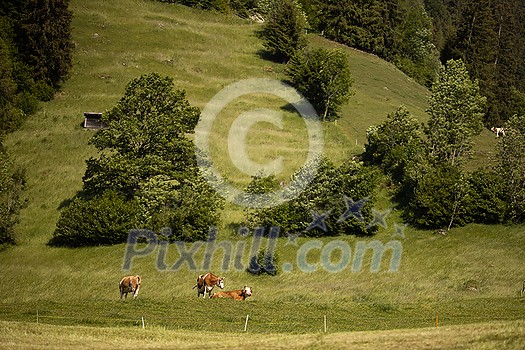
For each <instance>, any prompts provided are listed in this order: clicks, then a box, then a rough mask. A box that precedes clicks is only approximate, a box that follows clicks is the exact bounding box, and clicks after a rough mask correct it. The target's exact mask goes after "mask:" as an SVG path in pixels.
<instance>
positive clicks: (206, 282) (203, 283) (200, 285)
mask: <svg viewBox="0 0 525 350" xmlns="http://www.w3.org/2000/svg"><path fill="white" fill-rule="evenodd" d="M215 286H217V287H219V288H220V289H223V288H224V277H218V276H215V275H214V274H213V273H211V272H208V273H207V274H205V275H200V276H199V277H197V284H196V285H194V286H193V288H192V289H195V288H197V298H198V297H200V296H201V294H202V297H203V298H206V293H208V296H211V291H212V290H213V287H215Z"/></svg>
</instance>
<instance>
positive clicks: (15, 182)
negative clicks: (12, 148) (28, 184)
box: [0, 139, 25, 246]
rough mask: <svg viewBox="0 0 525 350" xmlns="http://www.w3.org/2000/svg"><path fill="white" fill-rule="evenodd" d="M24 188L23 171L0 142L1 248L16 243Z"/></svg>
mask: <svg viewBox="0 0 525 350" xmlns="http://www.w3.org/2000/svg"><path fill="white" fill-rule="evenodd" d="M0 141H1V139H0ZM24 187H25V177H24V173H23V171H21V170H20V169H16V168H15V166H14V164H13V162H12V160H11V158H10V156H9V154H8V153H7V151H6V150H5V149H4V147H3V146H2V144H1V142H0V246H1V245H3V244H6V243H7V244H12V243H15V242H16V237H15V233H14V226H15V224H16V223H17V222H18V214H19V212H20V209H21V207H22V204H23V201H22V192H23V190H24Z"/></svg>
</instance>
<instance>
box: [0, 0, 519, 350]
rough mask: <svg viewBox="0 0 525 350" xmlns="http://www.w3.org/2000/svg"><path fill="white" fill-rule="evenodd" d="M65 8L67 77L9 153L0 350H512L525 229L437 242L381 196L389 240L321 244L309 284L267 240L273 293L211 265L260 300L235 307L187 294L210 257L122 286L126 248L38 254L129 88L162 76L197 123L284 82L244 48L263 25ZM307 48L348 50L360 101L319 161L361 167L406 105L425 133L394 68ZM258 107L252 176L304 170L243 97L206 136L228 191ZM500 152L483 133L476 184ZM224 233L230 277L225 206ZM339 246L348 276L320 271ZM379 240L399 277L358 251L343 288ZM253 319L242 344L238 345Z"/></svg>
mask: <svg viewBox="0 0 525 350" xmlns="http://www.w3.org/2000/svg"><path fill="white" fill-rule="evenodd" d="M71 9H72V10H73V13H74V19H73V40H74V42H75V51H74V58H73V68H72V71H71V78H70V79H69V80H68V81H67V82H66V83H65V84H64V86H63V88H62V91H60V92H59V93H58V94H57V95H56V98H55V99H54V100H53V101H51V102H48V103H44V104H42V105H41V108H40V110H39V112H38V113H37V114H36V115H34V116H32V117H30V118H29V120H28V121H27V122H26V123H25V125H24V126H23V127H22V128H21V129H20V130H18V131H17V132H15V133H13V134H11V135H10V136H9V137H8V139H7V140H6V146H7V147H8V149H9V150H10V151H11V152H12V153H13V154H14V155H15V157H16V160H17V163H18V164H19V165H20V166H22V167H24V168H25V169H26V171H27V181H28V190H27V192H26V195H27V199H28V201H27V207H26V208H25V209H24V210H23V211H22V213H21V216H20V223H19V224H18V226H17V235H18V238H19V244H18V245H17V246H14V247H10V248H8V249H6V250H4V251H2V252H0V268H1V271H2V274H1V276H2V283H0V295H1V296H2V298H1V300H0V324H1V327H0V340H2V344H3V346H4V345H5V346H6V347H9V348H64V347H65V348H68V347H76V346H75V345H78V347H80V348H82V347H86V348H87V347H89V348H114V347H116V345H118V344H122V342H127V341H128V340H129V339H132V340H137V341H138V340H142V341H143V342H144V346H143V347H144V348H147V347H151V348H176V347H180V348H185V347H186V348H191V347H195V345H196V344H202V337H213V338H214V339H215V340H214V341H213V342H212V343H213V344H212V346H213V347H215V348H240V347H241V346H242V347H245V345H247V346H249V345H253V346H254V347H256V348H259V347H270V348H305V347H307V348H312V349H315V348H323V349H336V348H348V347H355V348H363V349H367V348H370V349H371V348H374V349H375V348H378V347H382V346H384V347H389V348H392V349H401V348H405V346H404V345H406V344H410V347H411V348H414V349H418V348H443V349H444V348H470V349H482V348H483V349H485V348H486V349H498V348H501V347H500V346H502V345H501V344H506V345H508V347H507V348H511V349H512V348H516V349H518V348H523V345H524V340H523V334H524V329H523V328H524V323H523V320H524V315H525V298H520V293H519V291H520V289H521V288H522V283H523V279H524V278H525V272H524V268H523V266H524V262H525V256H524V255H523V251H524V248H525V235H524V234H523V233H524V228H523V227H522V226H503V225H501V226H483V225H469V226H467V227H464V228H459V229H453V230H451V231H450V232H448V234H447V235H446V236H441V235H435V234H434V233H433V232H429V231H418V230H415V229H413V228H410V227H404V226H403V223H402V221H401V219H400V215H399V213H398V212H397V211H396V210H395V209H393V208H391V207H392V204H391V203H390V202H389V199H388V188H383V189H378V196H379V200H378V208H376V209H377V210H379V211H381V212H384V211H386V210H389V209H392V211H391V212H390V214H389V215H388V216H387V227H382V228H380V230H379V232H378V233H377V234H376V235H375V236H374V237H369V238H356V237H354V236H345V237H333V238H324V239H321V240H320V241H319V246H320V247H321V249H312V250H311V251H309V252H308V254H307V256H306V261H307V262H308V263H309V264H310V266H316V267H317V270H316V271H313V272H308V273H307V272H305V271H302V270H301V268H300V266H299V263H298V260H297V257H298V255H299V252H300V250H301V247H303V246H304V245H305V244H307V243H308V242H309V240H307V239H305V238H299V239H298V240H297V241H296V242H295V244H294V243H293V242H289V240H288V238H286V237H281V238H279V239H278V241H277V253H278V256H279V265H278V267H280V268H282V267H283V266H284V264H286V263H288V264H290V265H287V266H291V267H292V268H291V271H282V272H281V273H280V274H279V275H278V276H275V277H270V276H261V277H254V276H252V275H250V274H248V273H246V272H245V271H244V269H235V268H234V262H233V258H231V259H230V260H228V261H227V263H228V268H227V269H226V270H225V271H221V267H222V264H223V257H224V254H223V253H224V251H223V250H221V249H217V250H216V252H215V254H214V255H213V261H212V266H211V270H213V271H214V272H215V273H217V274H222V275H224V276H225V277H226V280H225V281H226V288H227V289H238V288H242V286H243V285H249V286H251V287H252V288H253V290H254V294H253V296H252V297H250V298H248V299H247V300H246V301H245V302H241V303H234V302H233V301H230V300H203V299H197V298H196V291H195V290H192V287H193V285H194V283H195V279H196V277H197V275H199V274H200V273H202V272H204V271H202V270H203V269H202V264H203V260H204V249H205V247H204V246H202V247H200V248H199V249H198V250H196V253H195V255H194V256H193V258H194V260H195V263H196V269H191V268H189V266H188V264H187V263H184V264H182V266H181V267H178V268H176V269H173V265H174V264H175V263H176V262H177V260H178V259H179V257H180V254H179V251H178V250H177V248H176V246H175V245H170V246H169V247H168V249H167V251H166V255H165V256H161V255H159V254H160V253H159V247H155V249H154V251H153V252H152V253H151V254H149V255H148V256H144V257H136V258H134V259H133V261H132V266H131V269H130V270H129V271H123V269H122V266H123V259H124V256H125V252H126V246H125V245H116V246H111V247H90V248H82V249H66V248H51V247H48V246H47V245H46V243H47V242H48V240H49V239H50V238H51V235H52V233H53V230H54V228H55V223H56V221H57V219H58V217H59V213H60V209H61V208H62V207H63V206H64V205H66V204H67V201H68V200H70V199H71V198H72V197H73V196H74V195H75V193H77V191H79V190H80V189H81V186H82V176H83V174H84V171H85V160H86V159H88V158H89V157H90V156H95V155H96V152H95V150H94V148H93V147H92V146H89V145H88V140H89V138H90V137H91V136H92V135H93V131H86V130H83V128H82V125H81V123H82V121H83V112H88V111H90V112H98V111H100V112H103V111H106V110H108V109H110V108H111V107H112V106H113V105H114V104H115V103H116V102H117V100H118V99H119V98H120V97H121V96H122V94H123V92H124V87H125V85H126V83H127V82H129V81H130V80H131V79H133V78H136V77H138V76H140V75H141V74H145V73H149V72H153V71H155V72H159V73H160V74H162V75H167V76H170V77H172V78H173V79H174V81H175V85H176V87H177V88H180V89H184V90H186V92H187V98H188V100H189V101H190V102H191V103H192V104H194V105H196V106H198V107H199V108H200V109H201V110H202V109H204V108H205V106H206V104H207V103H208V101H210V99H212V97H213V96H214V95H215V94H217V93H218V92H219V91H221V90H222V89H223V88H224V87H226V86H228V85H229V84H231V83H234V82H237V81H240V80H242V79H248V78H270V79H277V80H283V79H285V74H284V70H285V68H284V66H283V65H280V64H277V63H274V62H271V61H268V60H265V59H264V58H263V57H264V54H263V51H262V50H263V47H262V44H261V42H260V40H259V39H257V36H256V32H257V30H258V29H259V28H260V25H259V24H255V23H253V22H251V21H249V20H244V19H240V18H237V17H234V16H230V15H224V14H217V13H213V12H204V11H200V10H195V9H189V8H186V7H183V6H179V5H167V4H162V3H159V2H155V1H146V0H118V1H117V0H114V1H101V0H92V1H80V0H72V1H71ZM309 39H310V42H311V45H313V46H322V47H331V48H332V47H339V48H342V49H344V50H345V51H346V52H347V54H348V58H349V62H350V67H351V72H352V76H353V78H354V84H353V89H354V91H355V94H354V96H352V97H351V99H350V102H349V103H348V104H347V105H346V106H344V107H343V109H342V111H341V119H339V120H338V121H337V123H335V122H334V123H323V125H322V127H323V132H324V154H326V155H327V156H328V157H329V158H330V159H332V160H333V161H334V162H336V163H337V162H340V161H341V160H343V159H345V158H348V157H352V156H353V155H355V154H358V153H360V152H361V151H362V150H363V145H364V143H365V132H366V129H367V128H368V127H369V126H370V125H372V124H378V123H380V122H381V121H383V120H384V119H385V118H386V115H387V114H388V113H391V112H393V111H395V110H396V109H397V108H398V107H399V106H401V105H404V106H406V107H407V109H408V110H409V111H410V112H411V113H413V114H414V115H415V116H416V117H417V118H419V119H420V120H421V121H422V122H423V121H425V120H426V118H427V116H426V114H425V108H426V103H427V102H426V101H427V100H426V98H427V96H428V93H429V92H428V91H427V90H426V89H425V88H423V87H421V86H419V85H418V84H416V83H415V82H414V81H413V80H412V79H410V78H408V77H407V76H405V75H404V74H402V73H401V72H400V71H399V70H398V69H396V68H395V67H394V66H393V65H391V64H389V63H387V62H385V61H383V60H381V59H379V58H377V57H375V56H372V55H369V54H366V53H363V52H360V51H356V50H353V49H349V48H344V47H342V46H340V45H338V44H335V43H332V42H329V41H327V40H325V39H323V38H321V37H319V36H316V35H310V36H309ZM257 108H270V109H272V110H276V111H279V112H280V113H282V115H283V119H282V121H283V128H282V129H281V128H278V127H276V126H275V125H273V124H270V123H259V124H257V129H255V128H254V130H252V132H251V133H250V134H248V137H247V147H246V149H247V151H248V154H249V156H250V158H251V159H253V160H254V161H257V162H261V163H264V162H267V161H270V160H272V159H275V158H276V157H282V159H283V164H284V166H283V171H282V173H280V174H279V175H278V178H279V179H280V180H284V181H286V180H287V179H288V178H289V176H290V175H291V174H292V173H293V172H294V171H295V170H296V169H297V168H298V167H299V166H300V165H301V164H302V163H303V162H304V159H305V158H306V156H307V150H308V142H307V138H306V130H305V126H304V123H303V122H302V120H301V119H300V118H299V117H298V115H297V114H296V113H294V112H293V111H290V109H289V108H287V107H286V103H285V101H283V100H282V99H279V98H276V97H275V96H273V97H272V96H268V95H265V94H250V95H246V96H243V97H242V98H240V99H238V100H236V101H234V102H232V103H231V104H230V105H228V106H227V108H225V109H224V110H223V111H222V112H221V113H220V114H219V115H218V116H217V118H216V121H215V123H214V124H213V130H211V131H210V146H211V155H212V159H213V161H214V164H215V165H216V167H217V169H218V170H219V171H220V172H221V174H222V175H223V176H224V177H226V178H227V179H228V180H229V181H230V182H231V183H232V184H234V185H236V186H238V187H244V186H245V185H246V184H247V183H248V181H249V177H248V176H246V175H245V174H242V173H240V172H239V170H237V169H236V167H235V165H234V164H232V162H231V160H230V158H229V155H228V152H227V151H228V148H227V146H228V145H227V139H228V133H229V130H230V128H231V125H232V123H233V121H234V120H235V118H236V116H238V115H239V114H241V113H244V112H245V111H247V110H254V109H257ZM495 141H496V139H495V136H494V134H492V133H490V132H489V131H487V130H485V131H484V132H483V133H482V135H480V136H479V137H478V138H476V152H475V154H474V157H473V159H472V161H471V164H470V166H471V167H472V168H475V167H477V166H482V165H486V164H489V162H490V161H491V155H492V154H493V147H494V145H495ZM222 219H223V220H222V225H221V227H219V241H222V242H229V243H224V244H226V245H227V244H231V246H232V247H233V248H232V249H233V251H234V252H237V250H238V249H237V248H238V247H240V246H242V245H243V244H244V250H242V251H241V253H240V256H241V260H240V261H241V263H242V264H241V265H242V266H247V265H248V261H247V257H248V251H249V247H250V244H251V242H252V236H248V237H247V238H245V239H242V238H240V237H239V236H238V235H236V234H235V231H234V228H235V227H236V225H237V224H239V223H240V222H241V221H242V220H243V219H244V213H243V210H242V209H241V208H238V207H236V206H235V205H232V204H227V205H226V208H225V210H224V212H223V215H222ZM401 228H402V229H401ZM396 229H398V230H401V232H402V233H403V235H398V234H396ZM283 235H284V234H283ZM333 240H340V241H341V242H343V243H342V244H343V245H346V246H347V247H348V248H349V249H348V250H347V251H346V252H342V251H337V250H334V252H333V255H331V257H332V259H333V261H335V262H337V261H340V260H341V259H343V257H344V255H345V254H347V255H349V259H350V262H349V264H348V265H347V266H346V267H345V268H342V269H341V270H340V271H338V272H334V273H332V272H328V271H327V270H326V269H325V268H324V267H323V265H322V263H321V251H322V248H323V247H326V246H327V245H328V244H329V243H330V242H331V241H333ZM374 240H377V241H379V242H381V243H382V244H387V243H388V242H391V241H397V242H399V244H400V246H401V247H402V254H401V258H400V267H399V270H397V271H390V272H389V271H388V266H389V262H390V259H391V257H392V253H391V252H386V253H385V254H384V256H383V258H382V259H381V266H380V269H379V271H378V272H371V271H370V267H371V266H370V265H371V261H372V257H373V252H372V251H367V252H366V254H365V255H364V257H363V265H362V268H361V269H360V270H359V271H352V262H353V259H355V255H356V254H355V253H356V251H357V248H356V247H357V245H358V244H369V243H371V242H372V241H374ZM243 242H244V243H243ZM266 243H267V241H263V246H265V244H266ZM186 248H187V249H190V248H191V245H187V247H186ZM159 256H160V258H159ZM159 267H160V268H159ZM126 274H140V275H141V276H142V277H143V281H144V282H143V286H142V288H141V291H140V294H139V297H138V299H136V300H131V299H129V298H128V299H127V300H119V299H118V297H119V293H118V282H119V280H120V278H121V277H122V276H123V275H126ZM247 315H249V321H248V328H247V330H248V334H242V333H243V329H244V325H245V320H246V316H247ZM325 316H326V318H327V327H328V334H326V335H325V334H323V332H324V330H323V326H324V325H323V322H324V317H325ZM436 316H437V317H438V322H439V325H440V328H439V329H437V330H436V329H435V323H436ZM142 318H144V320H145V326H146V328H145V329H142ZM37 320H38V324H37ZM251 334H258V336H257V337H252V336H250V335H251ZM261 334H262V335H261ZM54 340H56V342H54ZM221 340H222V342H221ZM505 342H506V343H505ZM425 344H426V345H428V347H425ZM464 344H470V346H466V345H465V346H464Z"/></svg>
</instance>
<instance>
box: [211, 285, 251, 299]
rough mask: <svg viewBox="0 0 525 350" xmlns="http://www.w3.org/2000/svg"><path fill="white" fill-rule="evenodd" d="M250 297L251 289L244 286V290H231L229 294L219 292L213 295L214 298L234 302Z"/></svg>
mask: <svg viewBox="0 0 525 350" xmlns="http://www.w3.org/2000/svg"><path fill="white" fill-rule="evenodd" d="M250 295H252V289H251V288H250V287H247V286H244V288H243V289H237V290H229V291H227V292H217V293H215V294H213V295H212V296H211V297H212V298H225V299H233V300H245V299H246V298H248V297H249V296H250Z"/></svg>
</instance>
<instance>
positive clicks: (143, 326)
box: [142, 316, 145, 329]
mask: <svg viewBox="0 0 525 350" xmlns="http://www.w3.org/2000/svg"><path fill="white" fill-rule="evenodd" d="M144 328H145V325H144V316H142V329H144Z"/></svg>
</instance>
